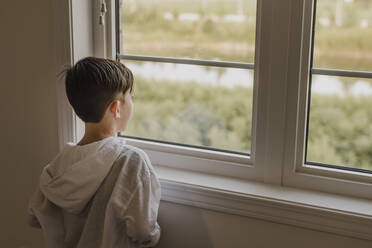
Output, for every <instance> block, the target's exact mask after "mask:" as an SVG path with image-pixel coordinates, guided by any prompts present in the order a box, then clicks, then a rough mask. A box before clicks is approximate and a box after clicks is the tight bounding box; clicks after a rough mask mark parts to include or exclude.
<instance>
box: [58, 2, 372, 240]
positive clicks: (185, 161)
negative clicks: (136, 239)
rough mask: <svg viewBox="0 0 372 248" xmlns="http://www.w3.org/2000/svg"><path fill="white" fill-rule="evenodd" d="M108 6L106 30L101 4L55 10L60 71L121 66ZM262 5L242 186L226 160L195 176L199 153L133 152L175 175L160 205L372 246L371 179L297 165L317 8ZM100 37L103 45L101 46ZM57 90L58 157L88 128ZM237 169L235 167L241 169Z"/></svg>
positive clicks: (212, 161)
mask: <svg viewBox="0 0 372 248" xmlns="http://www.w3.org/2000/svg"><path fill="white" fill-rule="evenodd" d="M112 1H113V0H106V3H107V9H108V10H109V11H108V12H107V13H106V26H105V27H100V26H98V27H97V26H96V24H94V22H95V21H97V15H96V14H97V9H98V8H96V7H95V6H94V5H95V4H97V3H98V4H99V3H100V0H68V1H60V0H53V1H52V7H53V24H54V26H53V27H54V41H55V44H54V45H55V51H54V52H55V56H54V57H55V66H56V71H61V69H62V68H63V67H64V66H65V65H66V64H69V65H72V64H74V63H75V62H76V61H78V60H79V59H81V58H83V57H86V56H94V55H95V56H100V55H101V56H102V55H103V56H106V57H110V58H115V53H116V49H115V43H114V35H113V34H114V33H115V32H114V30H115V27H114V25H115V22H114V19H113V16H112V15H111V13H113V12H114V10H115V8H114V5H112ZM257 1H258V4H257V12H258V13H259V15H258V16H257V32H256V33H257V34H256V61H255V69H256V71H255V82H259V84H258V83H255V87H254V91H255V95H256V96H258V97H256V98H255V100H254V101H255V103H254V108H255V109H254V118H255V120H256V123H255V125H256V126H255V127H254V128H255V130H256V132H255V136H254V137H255V144H256V145H255V152H254V155H255V156H254V160H251V161H253V163H252V164H251V165H250V166H251V168H250V169H252V170H247V169H246V168H247V167H248V166H246V165H245V166H242V167H243V169H242V170H239V169H238V170H237V172H241V173H242V174H243V176H242V175H237V176H235V175H236V172H234V173H232V174H231V173H230V174H229V170H230V169H231V167H229V166H230V165H229V163H232V162H231V159H230V158H229V157H227V159H226V154H216V153H212V154H210V153H208V152H206V153H201V152H200V151H199V152H198V153H197V157H196V158H197V159H198V160H199V162H200V163H202V167H197V168H194V167H192V166H191V165H190V161H193V160H190V158H191V159H192V158H195V156H194V155H195V151H194V150H193V149H191V150H190V151H189V150H188V149H187V148H183V147H172V148H171V149H169V146H162V145H161V144H159V145H157V146H155V147H154V144H152V143H150V144H147V143H146V142H137V141H133V140H132V141H129V142H131V143H133V144H135V145H138V146H140V147H142V148H144V149H145V150H146V151H147V152H148V153H149V154H150V156H152V157H155V158H156V156H158V158H157V159H158V160H159V161H160V162H161V161H164V160H169V163H168V164H169V166H155V167H156V168H155V169H156V170H157V172H158V173H159V177H160V179H161V184H162V200H163V201H170V202H175V203H178V204H186V205H191V206H194V207H201V208H207V209H211V210H215V211H220V212H225V213H230V214H234V215H241V216H247V217H253V218H259V219H263V220H268V221H274V222H277V223H283V224H289V225H295V226H299V227H304V228H310V229H314V230H318V231H325V232H330V233H334V234H338V235H344V236H349V237H355V238H362V239H367V240H372V201H371V200H368V199H371V195H370V194H368V192H372V191H371V185H372V184H371V183H370V181H369V178H365V175H358V173H355V175H354V174H351V173H349V172H347V173H346V175H344V174H345V172H344V171H337V170H336V171H335V170H331V169H319V168H318V169H314V168H304V167H303V160H301V159H300V157H301V156H303V147H302V146H301V142H302V144H304V143H303V141H304V124H303V123H304V122H305V118H306V115H304V108H305V106H304V102H303V101H304V98H303V96H304V95H307V92H306V91H307V87H308V82H307V77H308V75H309V74H308V72H305V70H304V68H305V69H306V68H308V64H306V63H309V61H308V57H307V56H308V55H309V49H310V43H309V35H311V32H310V31H311V30H310V26H311V21H312V20H311V15H310V16H309V13H310V12H308V11H309V9H308V8H311V6H312V3H313V2H312V1H313V0H283V1H278V0H257ZM110 10H111V11H110ZM299 10H300V11H299ZM306 13H307V14H306ZM107 24H109V26H107ZM100 28H101V29H106V30H99V29H100ZM103 33H105V34H106V35H105V37H98V39H97V37H95V36H96V35H97V34H101V35H102V34H103ZM97 40H101V41H100V42H101V43H97ZM102 40H104V44H105V45H104V46H102ZM306 41H307V42H306ZM99 44H101V45H99ZM273 79H275V80H273ZM56 88H57V103H58V105H57V106H58V120H59V130H58V131H59V141H60V142H59V143H60V149H62V148H63V146H64V145H65V143H66V142H77V141H78V140H79V139H80V138H81V137H82V135H83V132H84V124H83V123H82V122H81V121H80V120H79V118H77V116H76V115H75V114H74V113H73V110H72V108H71V106H70V105H69V103H68V101H67V98H66V94H65V88H64V83H63V80H62V78H61V77H59V78H58V79H57V87H56ZM300 99H302V101H300ZM262 113H264V114H262ZM300 127H303V128H300ZM296 155H297V156H296ZM152 159H153V158H152ZM239 159H240V158H237V160H236V161H235V162H241V161H239ZM227 161H229V162H227ZM160 164H161V163H160ZM233 164H234V165H233V168H239V165H237V164H239V163H233ZM201 168H202V169H201ZM216 168H218V170H219V171H217V172H216ZM248 168H249V167H248ZM221 172H222V173H221ZM224 172H226V174H225V175H221V174H223V173H224ZM219 173H220V174H219ZM214 174H219V175H220V176H216V175H214ZM239 178H240V179H239ZM257 181H258V182H257ZM288 186H289V187H288ZM307 189H312V190H319V191H312V190H307ZM320 191H323V192H320ZM325 192H332V193H337V194H330V193H325ZM347 195H352V197H348V196H347ZM356 197H364V198H367V199H363V198H356Z"/></svg>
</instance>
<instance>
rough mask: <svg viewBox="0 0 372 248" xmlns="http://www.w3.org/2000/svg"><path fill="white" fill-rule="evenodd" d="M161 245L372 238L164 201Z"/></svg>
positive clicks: (339, 247)
mask: <svg viewBox="0 0 372 248" xmlns="http://www.w3.org/2000/svg"><path fill="white" fill-rule="evenodd" d="M159 224H160V226H161V228H162V237H161V239H160V242H159V245H158V247H159V248H173V247H177V248H191V247H192V248H212V247H213V248H235V247H239V248H240V247H252V248H266V247H268V248H271V247H275V248H292V247H294V248H295V247H301V248H314V247H318V248H323V247H324V248H351V247H352V248H362V247H363V248H367V247H368V248H370V247H372V242H371V241H366V240H360V239H354V238H349V237H343V236H339V235H334V234H330V233H325V232H318V231H313V230H309V229H304V228H299V227H295V226H289V225H283V224H278V223H273V222H268V221H262V220H258V219H253V218H246V217H242V216H238V215H230V214H224V213H219V212H215V211H209V210H204V209H200V208H196V207H193V206H185V205H179V204H175V203H170V202H164V201H162V202H161V204H160V210H159Z"/></svg>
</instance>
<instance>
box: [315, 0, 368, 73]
mask: <svg viewBox="0 0 372 248" xmlns="http://www.w3.org/2000/svg"><path fill="white" fill-rule="evenodd" d="M314 38H315V40H314V46H315V47H314V48H315V49H314V67H315V68H332V69H346V70H357V71H372V1H371V0H317V8H316V24H315V37H314Z"/></svg>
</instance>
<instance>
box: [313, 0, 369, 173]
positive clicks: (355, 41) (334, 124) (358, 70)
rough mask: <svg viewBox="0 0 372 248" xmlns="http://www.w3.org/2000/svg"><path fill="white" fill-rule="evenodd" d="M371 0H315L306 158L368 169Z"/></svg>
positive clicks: (356, 169) (314, 162)
mask: <svg viewBox="0 0 372 248" xmlns="http://www.w3.org/2000/svg"><path fill="white" fill-rule="evenodd" d="M371 13H372V2H371V1H364V0H318V1H317V2H316V15H315V19H314V21H315V25H314V41H313V51H312V52H313V65H312V71H311V75H310V78H311V87H310V89H309V94H311V97H310V100H309V101H310V104H309V109H308V113H309V117H308V119H309V122H308V127H307V129H308V135H307V154H306V155H307V156H306V162H307V163H308V164H311V165H316V166H328V167H334V168H342V169H349V170H352V171H360V172H365V173H370V172H371V171H372V126H371V123H372V110H371V106H372V100H371V99H372V56H371V55H372V53H371V51H372V36H371V35H370V34H371V32H372V15H371Z"/></svg>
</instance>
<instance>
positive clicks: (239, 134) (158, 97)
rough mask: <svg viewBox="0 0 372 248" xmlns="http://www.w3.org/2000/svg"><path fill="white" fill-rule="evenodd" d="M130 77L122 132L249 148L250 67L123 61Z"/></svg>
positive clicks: (153, 137) (189, 142) (226, 148)
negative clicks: (130, 109)
mask: <svg viewBox="0 0 372 248" xmlns="http://www.w3.org/2000/svg"><path fill="white" fill-rule="evenodd" d="M125 64H126V66H128V67H129V68H130V69H131V70H132V71H133V74H134V75H135V84H134V85H135V92H134V115H133V117H132V120H131V121H130V122H129V126H128V130H127V131H126V132H125V133H124V135H128V136H135V137H142V138H148V139H156V140H161V141H169V142H176V143H182V144H188V145H196V146H203V147H213V148H219V149H224V150H230V151H239V152H249V151H250V147H251V126H252V103H253V99H252V97H253V87H252V85H253V71H251V70H244V69H232V68H215V67H204V66H195V65H182V64H170V63H154V62H129V61H126V62H125Z"/></svg>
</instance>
